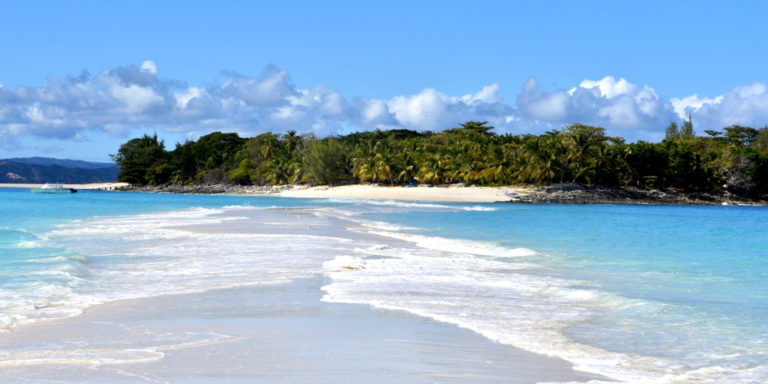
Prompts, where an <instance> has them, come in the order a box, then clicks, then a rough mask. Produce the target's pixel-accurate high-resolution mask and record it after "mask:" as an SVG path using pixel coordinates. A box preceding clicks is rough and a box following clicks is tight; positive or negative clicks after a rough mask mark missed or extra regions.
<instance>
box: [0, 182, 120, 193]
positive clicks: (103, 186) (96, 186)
mask: <svg viewBox="0 0 768 384" xmlns="http://www.w3.org/2000/svg"><path fill="white" fill-rule="evenodd" d="M42 186H43V184H16V183H0V188H40V187H42ZM61 186H62V187H64V188H74V189H78V190H80V189H83V190H85V189H88V190H108V191H109V190H113V189H115V188H120V187H127V186H128V183H90V184H62V185H61Z"/></svg>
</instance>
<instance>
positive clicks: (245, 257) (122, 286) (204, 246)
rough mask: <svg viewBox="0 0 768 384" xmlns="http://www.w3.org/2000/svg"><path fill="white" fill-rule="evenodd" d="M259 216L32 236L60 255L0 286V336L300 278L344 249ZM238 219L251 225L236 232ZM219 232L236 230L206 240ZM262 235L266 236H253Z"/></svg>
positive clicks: (195, 215) (231, 212)
mask: <svg viewBox="0 0 768 384" xmlns="http://www.w3.org/2000/svg"><path fill="white" fill-rule="evenodd" d="M259 210H260V209H258V208H251V207H239V206H238V207H226V208H222V209H203V208H195V209H189V210H183V211H176V212H163V213H157V214H141V215H124V216H117V217H101V218H95V219H91V220H82V221H77V222H73V223H71V224H68V225H62V226H60V227H58V228H56V229H55V230H52V231H50V232H48V233H44V234H41V235H40V238H45V239H47V240H45V241H46V244H50V245H51V246H55V247H58V249H59V250H60V252H63V253H60V254H58V255H53V256H51V257H43V258H39V259H37V260H35V261H36V262H39V263H42V264H46V263H47V264H49V265H46V266H45V267H43V266H42V264H41V268H44V269H36V270H31V271H30V272H29V273H28V274H27V277H28V280H30V281H33V282H32V283H24V282H20V283H19V284H17V285H15V286H14V285H6V286H7V287H9V288H12V290H9V291H1V292H0V309H2V313H0V329H4V330H8V329H11V328H13V327H17V326H19V325H23V324H28V323H30V322H34V321H37V320H39V319H44V318H57V317H64V316H72V315H77V314H79V313H81V312H82V310H83V309H84V308H86V307H88V306H91V305H94V304H99V303H104V302H108V301H112V300H119V299H128V298H140V297H148V296H155V295H163V294H174V293H188V292H200V291H204V290H208V289H213V288H225V287H232V286H238V285H251V284H275V283H283V282H287V281H290V280H292V279H295V278H301V277H308V276H312V275H315V274H317V273H320V272H321V270H322V263H323V262H324V261H327V260H330V259H332V258H333V256H334V255H335V254H336V253H335V252H338V249H339V248H340V247H346V245H345V244H351V242H350V241H349V240H347V239H341V238H334V237H328V236H316V235H315V234H314V233H312V232H309V231H307V232H305V233H295V231H294V233H292V232H291V231H288V230H286V231H285V233H274V229H275V228H279V227H281V224H285V226H286V227H290V226H291V225H293V226H295V225H296V222H295V221H296V220H297V219H298V218H297V217H296V216H295V215H292V214H291V213H290V212H287V211H285V210H261V211H264V213H261V212H258V211H259ZM249 212H250V213H249ZM248 215H257V217H259V219H260V220H251V221H249V222H247V223H246V224H240V223H241V222H245V221H247V220H248V219H249V218H250V217H249V216H248ZM310 217H311V220H312V222H316V221H317V220H318V219H317V217H315V216H310ZM262 219H263V220H262ZM265 223H271V224H265ZM220 225H236V226H237V225H244V227H243V228H244V229H243V230H240V231H232V232H231V233H230V232H229V231H223V232H224V233H216V232H217V231H216V230H213V231H208V229H211V228H216V227H217V226H220ZM266 227H269V228H271V230H272V232H273V233H270V234H267V233H261V232H263V231H261V228H266ZM188 228H199V230H196V231H190V230H188ZM218 232H222V231H218ZM308 249H312V250H314V251H313V252H307V250H308ZM30 265H31V264H30ZM81 274H83V275H84V276H86V278H82V277H80V276H79V275H81ZM34 281H42V282H49V283H45V284H43V283H35V282H34ZM25 284H26V285H25ZM3 302H6V303H7V304H9V305H11V304H12V306H15V308H16V309H13V310H10V306H5V305H3Z"/></svg>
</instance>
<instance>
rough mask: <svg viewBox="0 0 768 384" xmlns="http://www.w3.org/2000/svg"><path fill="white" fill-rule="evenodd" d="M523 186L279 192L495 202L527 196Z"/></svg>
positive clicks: (370, 187)
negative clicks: (512, 197)
mask: <svg viewBox="0 0 768 384" xmlns="http://www.w3.org/2000/svg"><path fill="white" fill-rule="evenodd" d="M531 190H532V189H531V188H525V187H474V186H472V187H464V186H450V187H427V186H419V187H411V188H407V187H399V186H398V187H384V186H376V185H345V186H339V187H328V186H320V187H309V188H302V187H296V188H292V189H288V190H285V191H282V192H279V193H278V195H280V196H284V197H303V198H355V199H371V200H405V201H442V202H463V203H494V202H499V201H509V200H510V197H511V196H514V195H516V194H527V193H530V191H531Z"/></svg>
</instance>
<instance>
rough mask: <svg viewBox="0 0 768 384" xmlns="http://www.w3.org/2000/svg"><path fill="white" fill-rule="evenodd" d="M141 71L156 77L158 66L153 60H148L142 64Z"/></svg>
mask: <svg viewBox="0 0 768 384" xmlns="http://www.w3.org/2000/svg"><path fill="white" fill-rule="evenodd" d="M140 69H141V71H142V72H146V73H149V74H151V75H156V74H157V66H156V65H155V63H154V62H153V61H151V60H146V61H144V62H143V63H141V68H140Z"/></svg>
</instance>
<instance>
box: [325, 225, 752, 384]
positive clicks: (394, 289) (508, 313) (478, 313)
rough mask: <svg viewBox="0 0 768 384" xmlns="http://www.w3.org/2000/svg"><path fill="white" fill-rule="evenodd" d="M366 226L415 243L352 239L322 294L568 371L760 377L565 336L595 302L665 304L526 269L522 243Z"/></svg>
mask: <svg viewBox="0 0 768 384" xmlns="http://www.w3.org/2000/svg"><path fill="white" fill-rule="evenodd" d="M367 232H369V231H367ZM373 233H375V234H378V235H382V236H386V237H391V238H396V239H398V240H405V241H406V242H407V243H412V244H413V245H415V246H416V247H408V246H407V243H405V244H404V245H401V246H390V245H386V243H383V244H381V245H373V246H368V247H356V248H355V249H354V253H353V254H346V255H340V256H338V257H337V258H336V259H334V260H332V261H329V262H326V263H325V264H324V267H325V270H326V274H327V275H328V276H329V277H330V278H331V281H332V282H331V283H329V284H328V285H326V286H324V287H323V290H324V291H325V296H324V297H323V300H325V301H329V302H343V303H358V304H369V305H372V306H375V307H378V308H382V309H390V310H402V311H407V312H410V313H413V314H416V315H420V316H424V317H429V318H432V319H435V320H438V321H443V322H447V323H451V324H455V325H457V326H460V327H463V328H467V329H470V330H473V331H475V332H478V333H480V334H482V335H484V336H485V337H487V338H489V339H491V340H494V341H498V342H500V343H504V344H508V345H513V346H516V347H519V348H523V349H526V350H529V351H533V352H536V353H541V354H544V355H548V356H553V357H559V358H563V359H566V360H568V361H570V362H572V363H573V364H574V366H575V367H576V369H578V370H581V371H584V372H591V373H596V374H600V375H604V376H606V377H610V378H612V379H615V380H618V381H621V382H627V383H658V384H671V383H688V382H697V383H707V384H715V383H735V382H750V383H751V382H755V383H757V382H760V380H759V379H758V378H760V377H766V375H765V374H766V372H763V371H764V369H763V368H755V369H750V368H747V367H745V369H743V370H741V369H739V370H733V369H732V368H731V369H729V371H728V372H725V371H719V370H718V369H716V368H714V367H709V368H707V369H705V368H702V367H696V366H692V365H686V364H681V363H680V362H679V361H676V360H672V359H666V358H661V357H651V356H643V355H639V354H626V353H618V352H611V351H607V350H604V349H601V348H598V347H594V346H590V345H585V344H580V343H577V342H575V341H574V340H572V339H571V338H570V337H568V336H567V332H566V330H567V329H568V328H569V327H570V326H571V325H573V324H579V323H581V322H584V321H587V320H589V319H591V318H593V317H595V316H600V314H601V313H602V312H603V311H604V310H605V309H612V310H620V309H621V308H632V307H644V308H646V309H648V308H649V307H656V306H659V307H660V308H658V309H656V310H658V311H662V312H663V311H664V310H665V309H664V308H663V305H661V304H660V303H655V302H650V301H645V300H640V299H628V298H625V297H621V296H617V295H614V294H608V293H606V292H603V291H597V290H595V289H588V288H584V284H583V283H582V282H579V281H574V280H564V279H559V278H553V277H547V276H543V275H536V274H530V273H526V271H528V270H529V269H531V268H536V267H537V266H535V265H532V264H530V263H527V262H526V263H521V262H518V261H517V260H519V256H529V255H532V254H534V252H533V251H531V250H527V249H514V248H508V249H505V248H503V247H501V246H499V245H497V244H489V243H483V242H475V241H465V240H456V239H445V238H438V237H429V236H422V235H413V234H404V233H397V232H386V231H373ZM489 256H491V257H489ZM516 257H517V258H516ZM539 268H540V267H539ZM761 370H762V371H761ZM737 378H741V379H740V380H742V381H738V380H736V379H737ZM595 383H597V381H595Z"/></svg>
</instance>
